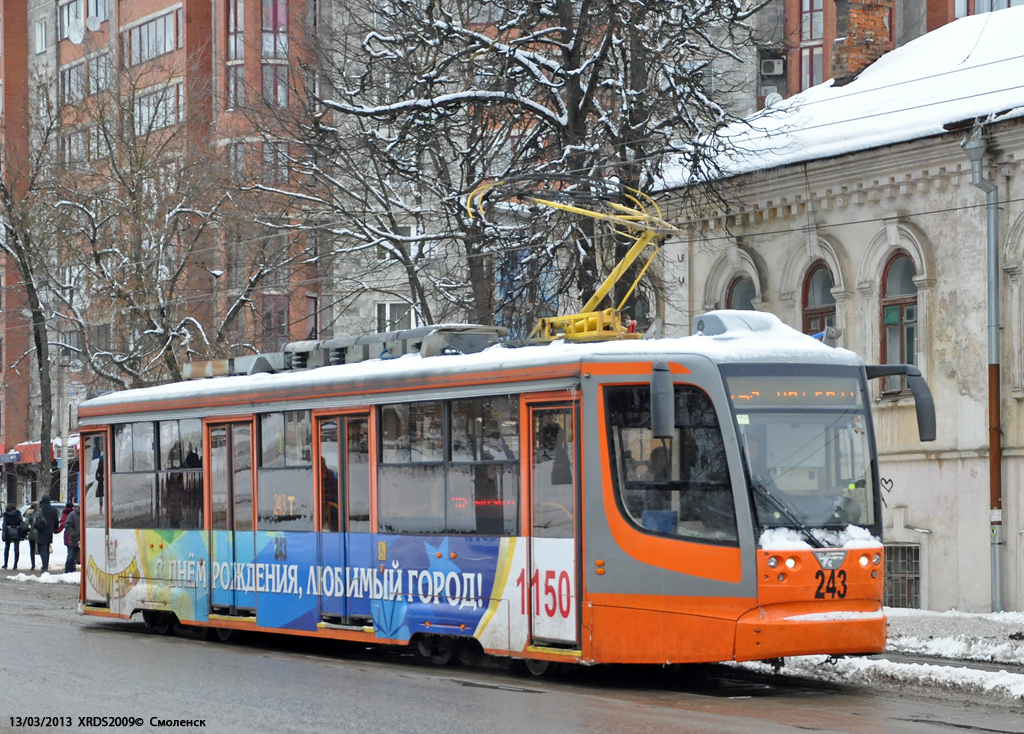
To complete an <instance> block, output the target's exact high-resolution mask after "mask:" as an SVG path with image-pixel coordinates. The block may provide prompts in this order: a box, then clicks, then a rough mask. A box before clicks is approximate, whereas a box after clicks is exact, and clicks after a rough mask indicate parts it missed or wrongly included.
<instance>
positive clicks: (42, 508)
mask: <svg viewBox="0 0 1024 734" xmlns="http://www.w3.org/2000/svg"><path fill="white" fill-rule="evenodd" d="M36 515H37V519H36V520H34V521H33V523H32V524H33V525H34V526H35V528H36V549H37V550H38V551H39V568H40V570H41V571H43V572H44V573H45V572H47V571H49V570H50V543H52V542H53V534H54V533H55V532H59V531H58V530H57V526H58V525H59V524H60V515H58V514H57V508H55V507H54V506H53V505H51V504H50V495H48V494H44V495H43V497H42V499H41V500H39V507H38V509H36ZM39 515H42V517H44V518H45V519H46V523H45V525H43V527H39V520H38V516H39Z"/></svg>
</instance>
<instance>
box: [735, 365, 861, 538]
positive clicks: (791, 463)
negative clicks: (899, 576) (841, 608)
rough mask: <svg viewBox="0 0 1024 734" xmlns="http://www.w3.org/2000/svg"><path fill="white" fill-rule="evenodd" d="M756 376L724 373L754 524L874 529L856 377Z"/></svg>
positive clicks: (848, 374)
mask: <svg viewBox="0 0 1024 734" xmlns="http://www.w3.org/2000/svg"><path fill="white" fill-rule="evenodd" d="M761 369H762V370H763V371H762V372H761V373H758V374H754V373H753V372H752V370H751V368H749V367H744V368H743V373H742V374H731V375H730V374H729V373H728V372H726V383H727V387H728V390H729V393H730V397H731V400H732V407H733V413H734V416H735V419H736V426H737V429H738V432H739V435H738V437H739V441H740V447H741V451H742V453H743V456H744V460H745V462H746V469H747V473H748V476H749V479H750V487H751V495H752V498H753V501H754V509H755V513H756V517H757V522H758V524H759V525H760V526H761V527H762V528H772V527H793V528H800V527H803V528H833V529H839V528H843V527H846V526H847V525H851V524H852V525H861V526H866V527H871V526H873V525H874V524H875V504H874V481H873V478H872V475H871V471H872V460H871V443H870V436H869V435H868V424H867V421H866V419H865V416H866V414H867V405H866V404H865V399H864V383H863V381H862V379H861V378H860V375H859V373H858V372H857V371H853V370H851V371H845V370H844V371H843V372H842V373H840V374H835V375H827V376H826V375H820V374H817V375H806V374H798V373H797V374H794V373H793V371H792V370H789V371H787V373H786V374H781V373H778V372H776V373H771V372H768V371H767V369H766V368H761ZM723 371H724V370H723Z"/></svg>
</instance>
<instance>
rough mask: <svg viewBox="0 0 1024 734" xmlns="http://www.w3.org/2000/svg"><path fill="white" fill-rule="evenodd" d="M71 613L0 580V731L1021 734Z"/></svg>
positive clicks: (839, 701)
mask: <svg viewBox="0 0 1024 734" xmlns="http://www.w3.org/2000/svg"><path fill="white" fill-rule="evenodd" d="M76 606H77V588H76V587H73V586H68V585H59V586H46V585H41V584H36V583H19V582H13V581H10V580H8V579H6V578H0V651H3V653H2V654H0V731H3V732H6V731H129V730H134V731H163V732H182V731H211V732H240V733H242V734H253V733H254V732H335V731H338V732H359V733H360V734H366V733H369V732H397V733H406V732H408V733H410V734H412V733H419V732H423V733H427V732H430V733H437V734H442V733H443V734H480V733H481V732H517V733H523V732H545V733H552V732H554V733H558V734H561V733H562V732H565V733H575V732H579V733H585V734H599V733H601V732H631V733H632V732H636V733H638V734H643V733H646V732H651V733H655V732H708V733H709V734H711V733H714V734H731V733H733V732H735V733H737V734H739V733H743V734H747V733H748V732H757V734H775V733H776V732H787V733H788V732H807V731H812V732H857V733H858V734H860V733H862V732H868V733H873V732H878V733H880V734H881V733H886V732H922V733H924V732H928V733H931V732H963V731H974V732H1019V733H1021V734H1024V715H1022V712H1021V711H1019V709H1018V708H1015V707H1012V706H1009V705H1005V704H1002V705H1000V704H993V703H990V702H977V701H968V700H962V699H959V698H957V697H956V696H955V695H945V696H943V697H942V698H936V697H932V698H927V697H923V696H922V695H920V692H919V691H916V690H913V689H903V690H895V689H886V690H869V689H865V688H857V687H844V686H836V685H830V684H819V683H815V682H813V681H801V680H792V679H785V678H776V677H772V676H759V675H754V674H750V673H747V672H745V671H742V670H737V669H735V668H730V667H727V666H689V667H684V668H680V669H674V670H665V669H662V668H639V669H635V668H632V669H631V668H623V667H619V666H601V667H597V668H588V669H579V670H576V671H574V672H571V673H569V674H566V675H560V676H556V677H554V678H544V679H534V678H522V677H518V676H516V675H514V674H512V672H511V671H510V670H509V669H508V666H507V665H505V664H503V663H502V662H501V661H484V663H483V664H480V665H473V666H461V667H456V668H438V667H434V666H432V665H430V664H429V663H426V662H424V661H421V660H420V659H419V658H417V657H415V656H413V655H410V654H407V653H405V652H403V651H396V650H381V649H367V648H366V647H365V646H355V645H346V644H339V643H330V642H327V643H325V642H323V641H318V640H309V639H304V638H295V637H281V636H269V635H256V634H250V635H246V636H243V637H241V638H239V639H238V640H235V641H232V642H229V643H220V642H213V641H208V640H206V639H205V636H204V635H203V634H201V633H200V632H197V631H189V630H184V631H182V632H181V634H179V635H176V636H168V637H161V636H159V635H157V634H155V633H153V632H151V631H149V630H147V629H146V628H145V627H144V626H143V625H142V624H141V622H131V623H128V622H124V621H109V620H100V619H96V618H92V617H88V618H87V617H82V616H79V615H78V614H77V613H76V611H75V610H76ZM12 651H17V652H16V653H14V654H12ZM19 716H53V717H61V718H60V719H58V724H60V725H58V726H52V727H47V728H40V727H36V726H32V725H29V724H27V723H26V722H20V723H19V722H18V721H17V718H15V719H14V720H13V721H12V718H11V717H19ZM89 716H93V717H100V716H106V717H134V718H137V719H139V720H141V722H142V726H138V727H126V726H110V725H108V726H90V725H89V723H90V722H88V721H84V720H82V719H81V718H80V717H89ZM159 720H202V721H203V722H204V723H205V725H204V726H201V727H200V726H194V727H185V726H155V725H154V722H157V721H159ZM118 723H120V722H118Z"/></svg>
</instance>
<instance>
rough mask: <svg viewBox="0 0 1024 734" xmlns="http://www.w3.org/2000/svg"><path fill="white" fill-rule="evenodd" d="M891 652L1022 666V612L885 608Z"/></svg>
mask: <svg viewBox="0 0 1024 734" xmlns="http://www.w3.org/2000/svg"><path fill="white" fill-rule="evenodd" d="M885 613H886V616H888V618H889V643H888V646H887V647H888V649H889V651H891V652H902V653H911V654H915V655H929V656H934V657H938V658H947V659H950V660H973V661H979V662H994V663H1012V664H1016V665H1024V613H1022V612H997V613H994V614H968V613H966V612H958V611H956V610H951V611H948V612H928V611H922V610H919V609H889V608H887V609H886V610H885Z"/></svg>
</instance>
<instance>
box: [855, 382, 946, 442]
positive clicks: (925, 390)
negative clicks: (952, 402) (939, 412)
mask: <svg viewBox="0 0 1024 734" xmlns="http://www.w3.org/2000/svg"><path fill="white" fill-rule="evenodd" d="M864 371H865V373H866V374H867V377H868V379H869V380H876V379H878V378H879V377H890V376H892V375H905V376H906V378H907V387H909V388H910V392H911V394H913V396H914V407H915V408H916V409H917V433H918V435H919V436H920V437H921V440H922V441H934V440H935V401H934V400H933V399H932V391H931V389H930V388H929V387H928V383H927V382H925V379H924V377H923V376H922V375H921V370H919V369H918V368H917V367H915V366H914V365H912V364H869V365H865V366H864Z"/></svg>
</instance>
